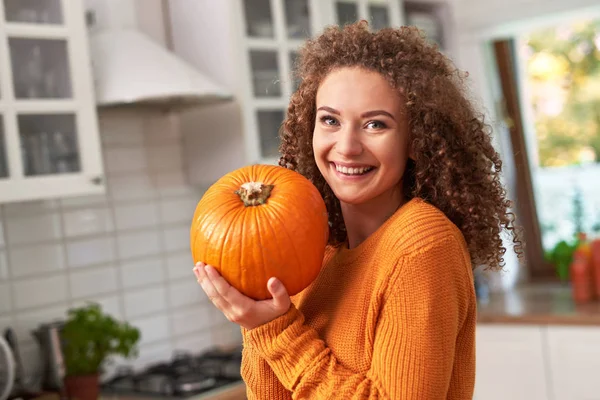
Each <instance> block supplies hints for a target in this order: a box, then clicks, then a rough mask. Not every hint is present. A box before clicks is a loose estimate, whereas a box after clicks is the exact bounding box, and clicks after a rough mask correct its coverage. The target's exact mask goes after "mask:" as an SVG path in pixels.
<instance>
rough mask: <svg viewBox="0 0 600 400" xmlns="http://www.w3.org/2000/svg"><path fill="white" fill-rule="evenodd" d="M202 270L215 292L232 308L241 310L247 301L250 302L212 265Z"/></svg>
mask: <svg viewBox="0 0 600 400" xmlns="http://www.w3.org/2000/svg"><path fill="white" fill-rule="evenodd" d="M204 270H205V272H206V275H207V276H208V278H209V279H210V281H211V282H212V284H213V285H214V287H215V289H216V290H217V292H219V294H220V295H221V296H222V297H223V298H224V299H225V301H227V303H229V304H230V305H231V306H232V307H240V308H243V307H245V306H246V305H247V303H248V301H249V300H251V299H250V298H249V297H247V296H244V295H243V294H241V293H240V292H239V291H238V290H237V289H236V288H234V287H233V286H231V285H230V284H229V283H228V282H227V281H226V280H225V278H223V277H222V276H221V274H219V272H218V271H217V270H216V269H215V268H214V267H213V266H212V265H207V266H205V267H204Z"/></svg>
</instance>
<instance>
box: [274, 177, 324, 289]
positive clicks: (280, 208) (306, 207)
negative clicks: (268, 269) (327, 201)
mask: <svg viewBox="0 0 600 400" xmlns="http://www.w3.org/2000/svg"><path fill="white" fill-rule="evenodd" d="M302 182H303V183H304V184H306V181H302ZM315 196H318V198H319V199H322V198H321V196H320V194H319V193H318V192H317V194H315ZM282 200H284V199H282ZM285 203H287V202H285ZM298 206H299V207H303V208H302V209H299V210H298V211H299V213H300V215H310V213H311V209H312V207H311V206H310V205H309V203H308V202H300V203H299V204H298ZM272 208H273V209H274V211H275V210H276V211H277V212H281V211H283V212H285V206H284V202H283V201H282V202H278V203H275V202H274V203H273V205H272ZM298 222H299V224H302V223H303V221H300V220H299V221H298ZM292 226H294V225H292ZM286 227H287V226H286V225H284V230H285V232H286V234H287V237H288V239H289V237H290V235H291V234H290V233H289V232H288V231H287V229H285V228H286ZM325 240H326V241H327V238H326V239H325ZM290 243H293V244H295V245H294V246H293V248H294V253H295V256H296V260H297V261H298V262H300V263H302V262H303V260H302V259H300V258H299V257H298V254H299V252H300V254H302V249H299V248H297V247H296V245H298V243H296V241H293V240H290ZM300 270H301V271H302V273H303V274H304V273H308V272H310V270H308V269H306V271H305V268H300ZM302 278H303V281H304V282H306V281H305V280H304V279H305V278H306V276H302Z"/></svg>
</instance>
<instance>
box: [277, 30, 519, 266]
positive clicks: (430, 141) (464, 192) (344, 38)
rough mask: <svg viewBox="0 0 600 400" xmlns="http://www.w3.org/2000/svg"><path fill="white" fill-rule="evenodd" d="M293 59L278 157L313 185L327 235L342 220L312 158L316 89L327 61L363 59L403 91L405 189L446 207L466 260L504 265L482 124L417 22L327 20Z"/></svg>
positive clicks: (501, 219)
mask: <svg viewBox="0 0 600 400" xmlns="http://www.w3.org/2000/svg"><path fill="white" fill-rule="evenodd" d="M298 60H299V62H298V65H297V66H296V71H295V72H296V74H297V76H298V77H299V78H300V79H301V83H300V85H299V87H298V90H297V91H296V92H295V93H294V94H293V95H292V96H291V99H290V103H289V107H288V110H287V115H286V118H285V121H284V122H283V124H282V126H281V129H280V138H281V143H280V148H279V150H280V153H281V158H280V160H279V165H281V166H283V167H286V168H289V169H292V170H295V171H297V172H299V173H301V174H302V175H304V176H305V177H306V178H308V179H309V180H311V181H312V182H313V184H314V185H315V186H316V187H317V188H318V189H319V191H320V192H321V195H322V196H323V199H324V200H325V204H326V205H327V211H328V213H329V223H330V238H329V242H330V244H331V245H334V246H337V245H340V244H341V243H343V242H345V240H346V229H345V225H344V220H343V218H342V212H341V207H340V202H339V200H338V199H337V198H336V197H335V195H334V194H333V191H332V190H331V188H330V187H329V185H328V184H327V182H325V179H324V178H323V176H322V175H321V173H320V172H319V169H318V168H317V165H316V163H315V159H314V154H313V148H312V135H313V130H314V127H315V116H316V115H315V114H316V110H315V108H316V94H317V89H318V87H319V85H320V83H321V82H322V80H323V78H324V77H325V76H326V75H327V74H328V73H329V72H331V71H332V70H334V69H336V68H340V67H362V68H365V69H368V70H372V71H376V72H379V73H380V74H381V75H382V76H384V77H385V78H386V79H387V80H388V82H389V83H390V84H391V85H392V87H394V88H395V89H397V90H398V91H399V92H400V94H401V95H402V96H403V98H404V99H405V100H406V109H407V112H408V118H409V126H410V133H409V135H410V137H409V146H410V149H411V153H412V154H413V155H414V157H415V159H414V160H409V162H408V165H407V169H406V172H405V175H404V178H403V185H404V188H405V190H404V193H405V195H406V196H407V197H408V198H413V197H419V198H422V199H423V200H425V201H427V202H428V203H430V204H432V205H434V206H435V207H437V208H438V209H440V210H441V211H442V212H444V213H445V215H446V216H447V217H448V218H449V219H450V220H451V221H452V222H453V223H454V224H455V225H456V226H457V227H458V228H459V229H460V230H461V232H462V234H463V236H464V237H465V239H466V242H467V244H468V248H469V252H470V254H471V259H472V262H473V264H474V265H475V266H478V265H484V266H486V267H487V268H493V269H497V268H501V267H502V266H503V265H504V258H503V256H504V254H505V252H506V248H505V247H504V246H503V244H502V240H501V231H502V229H506V230H507V231H508V232H509V233H510V234H512V237H513V239H512V240H513V243H514V249H515V251H516V252H517V254H519V255H520V254H521V242H520V240H519V237H518V234H517V232H516V231H515V228H514V225H513V220H514V216H513V214H512V213H511V212H509V209H510V206H511V204H510V202H509V200H507V198H506V192H505V190H504V188H503V186H502V184H501V182H500V174H501V170H502V162H501V160H500V157H499V155H498V153H497V152H496V151H495V149H494V147H493V146H492V143H491V138H490V129H489V126H488V125H486V124H485V123H484V120H483V117H479V116H478V115H477V112H476V111H475V109H474V107H473V105H472V104H471V103H470V102H469V100H468V99H467V96H466V90H465V88H464V87H463V80H464V77H463V76H462V75H461V73H460V72H459V71H458V70H457V69H456V68H455V67H454V66H453V65H452V63H451V62H450V60H448V59H447V58H446V57H445V56H444V55H443V54H442V53H440V52H439V50H438V48H437V47H436V46H434V45H430V44H428V43H427V41H426V40H425V39H424V37H423V35H422V34H421V32H420V31H419V30H418V29H416V28H414V27H401V28H398V29H392V28H387V29H382V30H380V31H377V32H371V31H370V30H369V28H368V24H367V22H366V21H360V22H357V23H355V24H351V25H346V26H345V27H337V26H332V27H328V28H326V29H325V31H324V32H323V33H322V34H321V35H320V36H318V37H316V38H314V39H311V40H308V41H307V42H306V43H305V45H304V46H303V48H302V49H301V50H300V53H299V58H298Z"/></svg>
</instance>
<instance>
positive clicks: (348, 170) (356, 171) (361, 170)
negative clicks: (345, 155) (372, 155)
mask: <svg viewBox="0 0 600 400" xmlns="http://www.w3.org/2000/svg"><path fill="white" fill-rule="evenodd" d="M332 164H333V166H334V168H335V170H336V171H337V172H338V173H340V174H342V175H344V176H361V175H365V174H368V173H369V172H371V171H372V170H374V169H375V167H372V166H359V167H352V166H350V167H347V166H343V165H339V164H336V163H332Z"/></svg>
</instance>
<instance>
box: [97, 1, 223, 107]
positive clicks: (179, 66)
mask: <svg viewBox="0 0 600 400" xmlns="http://www.w3.org/2000/svg"><path fill="white" fill-rule="evenodd" d="M89 4H91V5H92V7H91V8H90V7H88V9H87V16H88V33H89V42H90V52H91V58H92V70H93V75H94V84H95V93H96V104H97V105H98V106H99V107H115V106H126V105H130V106H157V107H164V108H181V107H190V106H198V105H203V104H212V103H218V102H222V101H227V100H230V99H232V94H231V93H230V92H229V91H228V90H226V89H225V88H222V87H221V86H220V85H219V84H217V83H216V82H213V81H212V80H211V79H210V78H208V77H207V76H206V75H204V74H203V73H201V72H200V71H198V70H197V69H195V68H194V67H193V66H191V65H190V64H189V63H187V62H186V61H184V60H183V59H181V58H180V57H178V56H177V55H176V54H174V53H173V52H171V51H169V50H168V49H167V48H166V47H164V46H162V45H161V44H159V43H157V42H155V41H153V40H152V39H151V38H150V37H149V36H147V35H145V34H144V33H142V32H141V31H139V30H138V29H137V27H136V24H135V12H136V9H135V5H134V3H133V2H132V1H131V0H117V1H115V0H96V1H88V5H89ZM128 6H129V8H128ZM124 9H125V11H124ZM127 19H129V20H127Z"/></svg>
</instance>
